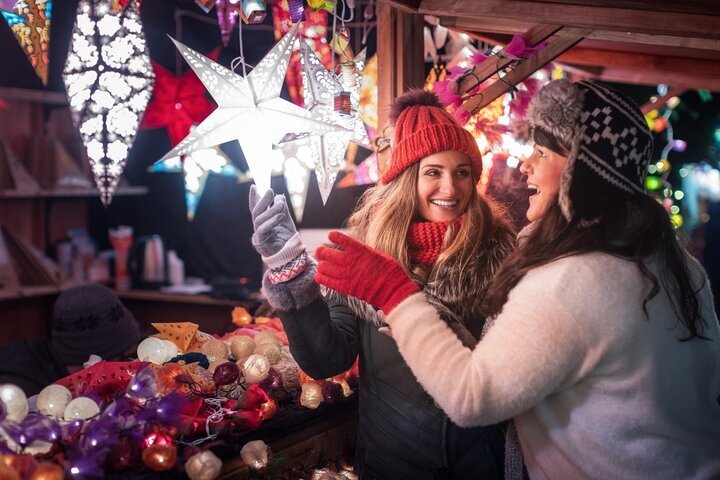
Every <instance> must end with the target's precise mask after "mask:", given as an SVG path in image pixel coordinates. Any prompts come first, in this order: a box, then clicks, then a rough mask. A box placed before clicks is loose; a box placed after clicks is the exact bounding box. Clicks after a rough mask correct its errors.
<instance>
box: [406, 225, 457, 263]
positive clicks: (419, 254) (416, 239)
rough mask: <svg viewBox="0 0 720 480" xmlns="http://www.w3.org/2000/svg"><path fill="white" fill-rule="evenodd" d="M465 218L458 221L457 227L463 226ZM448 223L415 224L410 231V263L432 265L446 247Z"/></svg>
mask: <svg viewBox="0 0 720 480" xmlns="http://www.w3.org/2000/svg"><path fill="white" fill-rule="evenodd" d="M462 219H463V217H458V219H457V220H456V222H457V226H458V227H459V226H460V225H461V224H462ZM448 225H449V223H448V222H413V223H411V224H410V230H409V231H408V247H409V249H408V253H409V254H410V262H412V263H414V264H418V263H419V264H421V265H432V264H433V263H435V260H437V258H438V256H439V255H440V253H442V251H443V248H444V247H445V245H444V243H445V233H446V232H447V229H448Z"/></svg>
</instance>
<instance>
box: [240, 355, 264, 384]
mask: <svg viewBox="0 0 720 480" xmlns="http://www.w3.org/2000/svg"><path fill="white" fill-rule="evenodd" d="M242 369H243V374H244V375H245V381H246V382H248V383H260V382H262V381H263V380H265V379H266V378H267V376H268V373H269V372H270V361H269V360H268V359H267V357H266V356H264V355H258V354H252V355H250V356H249V357H248V358H247V360H245V362H244V363H243V366H242Z"/></svg>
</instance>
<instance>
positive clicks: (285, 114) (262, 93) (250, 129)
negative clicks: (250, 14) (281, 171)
mask: <svg viewBox="0 0 720 480" xmlns="http://www.w3.org/2000/svg"><path fill="white" fill-rule="evenodd" d="M298 25H299V24H296V25H295V26H294V27H293V28H292V30H290V32H288V34H287V35H285V36H284V37H283V38H282V39H281V40H280V42H278V43H277V44H276V45H275V46H274V47H273V48H272V49H271V50H270V52H268V54H267V55H266V56H265V57H264V58H263V59H262V60H261V61H260V63H258V64H257V66H256V67H255V68H254V69H253V70H252V72H250V74H248V76H247V77H243V76H241V75H237V74H236V73H234V72H232V71H230V70H228V69H227V68H225V67H223V66H222V65H219V64H217V63H215V62H213V61H212V60H210V59H208V58H207V57H205V56H204V55H201V54H199V53H198V52H196V51H194V50H192V49H190V48H188V47H186V46H185V45H183V44H181V43H180V42H177V41H175V40H173V41H174V42H175V45H176V46H177V48H178V50H180V53H181V54H182V55H183V57H184V58H185V59H186V60H187V62H188V63H189V64H190V66H191V67H192V69H193V70H194V71H195V73H197V74H198V77H199V78H200V80H201V81H202V82H203V84H205V87H206V88H207V89H208V91H209V92H210V94H211V95H212V97H213V99H214V100H215V102H216V103H217V104H218V108H217V109H216V110H215V111H214V112H213V113H211V114H210V116H208V117H207V118H206V119H205V120H204V121H203V122H202V123H201V124H200V125H198V127H197V128H196V129H195V130H193V131H192V132H191V133H190V134H189V135H188V136H187V137H185V139H183V140H182V141H181V142H180V143H179V144H178V145H177V146H176V147H175V148H174V149H172V150H171V151H170V152H169V153H168V154H167V155H165V157H163V159H168V158H172V157H177V156H180V155H187V154H189V153H192V152H194V151H196V150H203V149H207V148H210V147H213V146H215V145H220V144H222V143H225V142H228V141H230V140H237V141H238V143H240V147H241V148H242V151H243V155H244V156H245V160H246V161H247V163H248V166H249V167H250V172H251V173H252V176H253V179H254V180H255V184H256V185H257V186H258V188H259V189H260V191H265V190H267V189H269V188H270V177H271V167H270V164H269V162H268V160H267V159H268V157H269V156H270V154H271V152H272V145H273V143H274V142H277V141H278V140H280V139H281V138H282V137H283V135H285V134H286V133H288V132H308V133H311V134H322V133H326V132H328V131H333V130H342V127H339V126H337V125H333V124H330V123H327V122H326V121H325V120H324V119H323V118H322V116H321V115H319V114H317V113H314V112H310V111H308V110H305V109H304V108H301V107H298V106H297V105H294V104H292V103H290V102H288V101H286V100H283V99H282V98H280V96H279V95H280V90H281V89H282V84H283V78H284V77H285V70H286V69H287V65H288V60H289V58H290V51H291V49H292V44H293V42H294V40H295V35H296V33H297V29H298Z"/></svg>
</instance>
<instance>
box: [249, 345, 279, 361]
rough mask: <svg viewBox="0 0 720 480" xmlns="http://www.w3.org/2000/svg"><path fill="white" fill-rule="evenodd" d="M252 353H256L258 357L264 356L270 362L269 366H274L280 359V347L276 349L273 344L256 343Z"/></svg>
mask: <svg viewBox="0 0 720 480" xmlns="http://www.w3.org/2000/svg"><path fill="white" fill-rule="evenodd" d="M253 353H257V354H258V355H265V356H266V357H267V359H268V361H269V362H270V365H275V364H276V363H278V362H279V361H280V360H281V359H282V354H281V353H280V347H278V346H277V345H275V344H274V343H258V344H257V345H256V346H255V351H254V352H253Z"/></svg>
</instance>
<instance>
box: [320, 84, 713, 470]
mask: <svg viewBox="0 0 720 480" xmlns="http://www.w3.org/2000/svg"><path fill="white" fill-rule="evenodd" d="M529 119H530V124H531V126H532V128H533V137H534V140H535V146H534V152H533V153H532V155H530V156H529V157H528V158H526V159H524V161H523V164H522V167H521V171H522V172H523V173H524V174H526V175H527V182H528V186H529V187H530V188H532V190H533V191H534V192H535V193H534V195H533V196H532V197H530V207H529V209H528V211H527V217H528V219H529V220H530V221H531V224H530V225H529V227H526V229H525V230H524V231H523V232H521V238H520V240H519V244H518V247H517V250H516V251H515V252H514V253H513V254H511V255H510V256H509V257H508V258H507V259H506V261H505V262H504V263H503V265H502V266H501V267H500V269H499V270H498V272H497V274H496V276H495V278H494V279H493V281H492V282H491V284H490V290H489V292H488V293H487V297H486V301H487V304H486V308H485V309H484V310H485V313H486V314H488V315H489V316H490V318H492V325H491V326H490V328H489V329H488V331H487V333H486V335H485V336H484V337H483V340H482V341H481V342H480V343H479V344H478V345H477V346H476V347H475V348H474V349H473V348H470V347H467V346H465V345H462V344H461V343H460V342H459V341H458V340H457V339H456V338H455V336H454V335H453V333H452V332H451V331H450V330H449V329H448V328H447V326H446V325H445V323H444V322H442V320H441V319H440V316H439V315H438V312H436V310H435V308H434V307H433V305H432V304H430V303H429V302H428V301H427V300H426V299H425V298H424V296H423V295H422V294H417V293H414V292H413V293H411V291H412V286H413V283H412V282H411V281H410V279H409V278H408V277H407V275H406V274H405V272H404V271H403V269H402V267H400V266H399V265H398V264H397V262H396V261H395V259H393V258H391V257H389V256H387V255H385V254H384V253H382V252H377V251H376V250H373V249H371V248H370V247H368V246H366V245H362V244H360V243H359V242H357V241H355V240H353V239H351V238H348V237H345V236H343V235H342V234H340V233H337V232H333V233H331V234H330V238H331V240H332V241H333V242H335V243H336V244H337V245H338V246H339V247H341V248H342V249H343V250H342V251H340V250H337V249H330V248H327V247H321V249H319V250H318V251H317V257H318V259H319V261H320V264H319V266H318V275H317V281H318V282H320V283H321V284H324V285H327V286H328V287H330V288H333V289H335V290H337V291H341V292H344V293H346V294H348V295H353V296H356V297H358V298H361V299H363V300H365V301H367V302H369V303H371V304H373V305H376V306H378V307H380V308H381V309H382V310H383V311H384V312H385V313H386V315H387V317H386V322H387V323H388V325H390V328H391V329H392V335H393V338H394V339H395V340H396V341H397V344H398V346H399V348H400V352H401V353H402V355H403V357H404V358H405V360H406V361H407V363H408V364H409V365H410V368H411V369H412V371H413V373H414V374H415V375H416V376H417V378H418V380H419V381H420V384H421V385H423V387H425V388H426V389H427V391H428V392H429V393H430V394H431V395H432V396H433V397H434V398H435V400H436V401H437V402H438V403H439V404H440V406H441V407H442V408H443V409H444V410H445V411H446V412H447V413H448V415H449V416H450V418H451V419H453V420H454V421H455V422H457V423H458V424H459V425H463V426H468V427H469V426H475V425H488V424H493V423H496V422H499V421H502V420H506V419H510V418H513V424H514V427H515V431H516V433H517V438H518V439H519V444H520V446H521V451H522V454H523V455H524V460H525V464H526V466H527V469H528V472H529V476H530V478H532V479H570V478H571V479H585V478H623V479H647V478H654V479H673V480H674V479H679V478H682V479H711V478H712V479H717V478H720V454H719V453H720V344H719V343H720V328H719V326H718V319H717V317H716V315H715V313H714V311H713V299H712V295H711V293H710V285H709V284H708V280H707V277H706V275H705V272H704V271H703V270H702V268H701V267H700V266H699V264H698V263H697V262H696V261H695V260H694V259H693V258H691V257H690V256H689V255H688V254H687V253H686V252H685V250H684V249H683V248H682V247H681V246H680V245H679V243H678V240H677V238H676V235H675V232H674V230H673V228H672V225H671V223H670V220H669V218H668V214H667V212H666V211H665V210H664V209H663V207H662V205H661V204H660V203H658V202H657V201H656V200H654V199H653V198H651V197H650V196H648V195H647V194H646V193H645V191H644V180H645V172H646V171H647V166H648V164H649V162H650V159H651V154H652V136H651V134H650V131H649V130H648V127H647V124H646V122H645V119H644V118H643V115H642V113H641V112H640V109H639V108H638V107H637V106H636V105H635V104H634V103H632V101H631V100H628V99H627V98H625V97H624V96H623V95H621V94H619V93H618V92H616V91H615V90H613V89H611V88H608V87H606V86H603V85H601V84H599V83H594V82H579V83H576V84H573V83H570V82H568V81H565V80H558V81H553V82H551V83H549V84H548V85H547V86H545V87H544V88H543V89H542V90H541V91H540V92H539V93H538V94H537V96H536V97H535V98H534V99H533V100H532V103H531V106H530V110H529ZM368 271H372V272H373V274H374V275H375V278H376V280H377V285H382V288H377V287H376V288H375V289H368V288H366V287H365V286H364V285H363V283H362V282H361V281H360V280H358V279H360V278H362V276H363V275H365V274H366V272H368ZM397 291H402V292H404V298H403V299H402V300H401V301H400V302H398V299H397V298H396V297H397V294H395V293H394V292H397ZM393 307H394V308H393ZM447 372H453V373H452V374H447ZM506 462H507V464H508V466H512V465H513V464H514V462H511V461H510V459H506ZM515 466H516V467H517V465H516V464H515ZM519 471H520V469H519V468H514V469H512V471H511V472H510V473H512V472H515V473H518V472H519ZM511 478H512V477H511Z"/></svg>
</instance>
